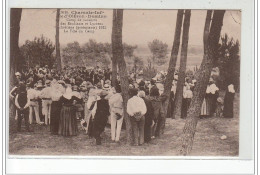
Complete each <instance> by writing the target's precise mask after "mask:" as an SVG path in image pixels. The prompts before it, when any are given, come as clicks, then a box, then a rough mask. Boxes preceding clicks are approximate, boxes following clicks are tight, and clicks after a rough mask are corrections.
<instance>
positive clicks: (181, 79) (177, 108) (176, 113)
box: [173, 10, 191, 119]
mask: <svg viewBox="0 0 260 175" xmlns="http://www.w3.org/2000/svg"><path fill="white" fill-rule="evenodd" d="M190 15H191V10H185V18H184V23H183V34H182V46H181V60H180V61H181V63H180V69H179V74H178V82H177V89H176V95H175V99H174V109H173V118H176V119H179V118H180V117H181V107H182V97H183V86H184V84H185V74H186V63H187V52H188V42H189V28H190Z"/></svg>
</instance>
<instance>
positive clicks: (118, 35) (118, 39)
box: [112, 10, 133, 145]
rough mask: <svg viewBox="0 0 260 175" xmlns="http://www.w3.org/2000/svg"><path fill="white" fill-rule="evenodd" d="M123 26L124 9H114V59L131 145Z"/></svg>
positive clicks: (128, 140) (128, 138) (128, 139)
mask: <svg viewBox="0 0 260 175" xmlns="http://www.w3.org/2000/svg"><path fill="white" fill-rule="evenodd" d="M122 28H123V10H113V27H112V54H113V59H115V60H116V61H117V64H118V70H119V76H120V84H121V89H122V97H123V105H124V119H125V122H126V133H127V143H128V144H129V145H130V144H131V143H132V140H133V139H132V127H131V123H130V118H129V116H128V114H127V112H126V107H127V101H128V99H129V95H128V87H129V82H128V75H127V69H126V63H125V59H124V53H123V44H122Z"/></svg>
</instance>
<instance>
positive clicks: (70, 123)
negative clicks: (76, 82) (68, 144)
mask: <svg viewBox="0 0 260 175" xmlns="http://www.w3.org/2000/svg"><path fill="white" fill-rule="evenodd" d="M74 100H76V101H80V99H79V98H77V97H75V96H72V97H71V99H67V98H65V97H64V96H62V97H61V99H60V102H61V103H62V108H61V113H60V121H59V132H58V133H59V135H63V136H75V135H77V133H78V126H77V118H76V108H75V106H73V101H74Z"/></svg>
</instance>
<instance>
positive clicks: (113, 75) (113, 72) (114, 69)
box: [112, 59, 117, 87]
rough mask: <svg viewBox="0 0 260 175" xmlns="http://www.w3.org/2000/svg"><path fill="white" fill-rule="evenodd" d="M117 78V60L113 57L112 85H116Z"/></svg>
mask: <svg viewBox="0 0 260 175" xmlns="http://www.w3.org/2000/svg"><path fill="white" fill-rule="evenodd" d="M116 79H117V62H116V60H113V59H112V86H113V87H115V85H116Z"/></svg>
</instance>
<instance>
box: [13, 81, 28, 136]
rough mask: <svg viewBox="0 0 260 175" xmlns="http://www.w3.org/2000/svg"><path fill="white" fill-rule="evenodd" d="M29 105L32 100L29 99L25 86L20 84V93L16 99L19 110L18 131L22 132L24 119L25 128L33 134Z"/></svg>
mask: <svg viewBox="0 0 260 175" xmlns="http://www.w3.org/2000/svg"><path fill="white" fill-rule="evenodd" d="M29 104H30V100H29V99H28V98H27V92H26V86H25V84H20V86H19V92H18V94H17V95H16V97H15V106H16V108H17V110H18V122H17V131H18V132H20V131H21V124H22V118H23V117H24V122H25V126H26V129H27V131H28V132H31V130H30V128H29V110H28V109H29V108H28V107H29Z"/></svg>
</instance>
